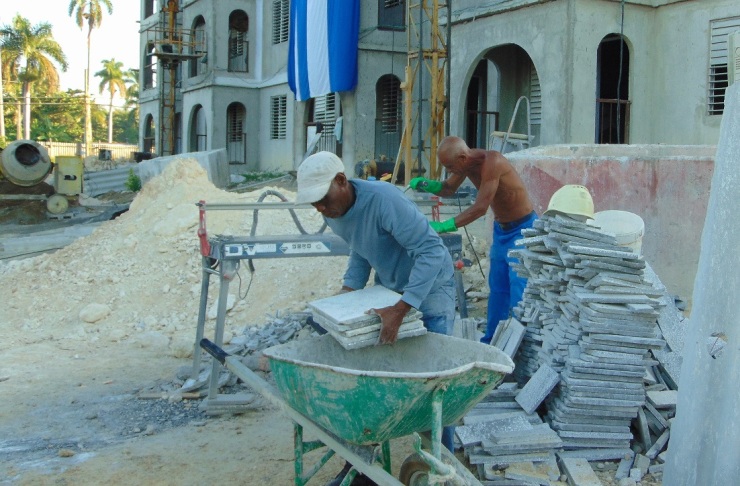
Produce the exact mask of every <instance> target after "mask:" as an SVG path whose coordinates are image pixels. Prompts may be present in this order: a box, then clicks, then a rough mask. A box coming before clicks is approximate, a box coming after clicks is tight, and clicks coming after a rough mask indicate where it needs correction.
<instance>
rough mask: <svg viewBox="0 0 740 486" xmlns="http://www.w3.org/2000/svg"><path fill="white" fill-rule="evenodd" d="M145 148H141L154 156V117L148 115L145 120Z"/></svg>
mask: <svg viewBox="0 0 740 486" xmlns="http://www.w3.org/2000/svg"><path fill="white" fill-rule="evenodd" d="M143 142H144V143H143V146H142V147H141V148H142V150H143V151H144V152H147V153H150V154H153V153H154V151H155V150H156V146H155V131H154V117H153V116H152V115H147V116H146V118H145V119H144V140H143Z"/></svg>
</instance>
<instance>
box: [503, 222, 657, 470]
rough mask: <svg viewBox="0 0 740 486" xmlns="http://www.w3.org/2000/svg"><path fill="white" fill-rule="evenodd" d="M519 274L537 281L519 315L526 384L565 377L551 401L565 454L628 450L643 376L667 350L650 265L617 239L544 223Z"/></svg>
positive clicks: (531, 238) (520, 254)
mask: <svg viewBox="0 0 740 486" xmlns="http://www.w3.org/2000/svg"><path fill="white" fill-rule="evenodd" d="M523 236H524V238H523V239H522V240H520V242H521V244H522V245H523V246H524V249H522V250H513V251H512V252H511V253H510V254H511V255H512V256H515V257H517V258H518V259H519V261H520V263H519V264H518V266H517V271H518V272H519V273H520V274H522V275H524V276H526V277H527V278H528V279H529V281H528V284H527V289H526V292H525V295H524V298H523V300H522V302H521V303H520V306H519V307H518V308H517V309H515V315H516V317H517V318H518V319H519V320H520V321H521V322H522V323H524V324H525V325H526V327H527V329H526V331H527V332H526V334H525V336H524V339H523V341H522V345H521V347H520V350H519V352H518V354H517V356H516V358H515V362H516V365H517V368H518V369H519V373H518V374H515V378H516V379H517V380H518V381H519V382H520V383H525V382H527V381H529V379H530V378H531V377H532V376H533V375H534V372H536V371H537V370H538V369H539V368H540V367H541V366H543V365H547V366H549V367H551V368H552V370H554V371H555V372H557V373H559V374H560V383H559V386H557V387H555V388H554V390H553V392H552V394H551V395H550V396H549V397H548V399H547V400H546V402H545V404H546V407H547V419H548V422H549V423H550V425H551V426H552V428H553V429H555V430H557V432H558V434H559V436H560V438H561V439H562V441H563V447H564V448H565V449H566V450H574V449H590V450H595V451H596V452H594V453H593V454H592V456H591V457H589V458H588V459H591V460H596V459H612V458H613V459H617V458H621V457H623V456H624V455H625V454H628V453H629V452H630V441H631V439H632V434H631V432H630V423H631V421H632V419H633V418H634V417H636V416H637V413H638V410H639V409H640V408H641V407H642V406H643V404H644V403H645V388H644V383H643V377H644V376H645V373H646V369H647V368H648V367H651V366H653V365H656V364H657V362H655V361H654V360H652V359H651V358H650V350H654V349H661V348H663V346H664V345H665V342H664V341H663V340H662V339H661V338H660V337H659V336H660V334H659V332H658V330H657V325H656V318H657V316H658V315H659V312H658V309H659V308H660V306H661V305H662V304H661V302H660V300H658V299H656V297H658V296H659V295H661V293H660V292H659V291H657V290H656V289H655V288H654V287H653V286H652V285H651V284H650V283H649V282H646V281H645V280H644V278H643V270H644V268H645V262H644V260H643V259H642V258H641V257H640V256H639V255H637V254H635V253H633V252H632V251H631V250H630V249H627V248H624V247H621V246H618V245H617V244H616V242H615V240H614V238H613V237H612V236H611V235H607V234H603V233H601V232H600V231H598V229H597V228H594V227H592V226H589V225H587V224H586V223H582V222H580V221H576V220H572V219H569V218H565V217H561V216H555V217H547V216H545V217H543V218H542V219H540V220H538V221H536V222H535V225H534V227H533V228H531V229H529V230H526V233H524V234H523Z"/></svg>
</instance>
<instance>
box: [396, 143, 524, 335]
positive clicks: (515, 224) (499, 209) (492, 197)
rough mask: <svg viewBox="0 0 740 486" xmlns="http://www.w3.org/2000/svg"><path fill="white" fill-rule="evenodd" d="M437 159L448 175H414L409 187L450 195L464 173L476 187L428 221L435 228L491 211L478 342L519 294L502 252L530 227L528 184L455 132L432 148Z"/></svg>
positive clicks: (520, 286) (452, 227) (519, 282)
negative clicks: (469, 200) (467, 202)
mask: <svg viewBox="0 0 740 486" xmlns="http://www.w3.org/2000/svg"><path fill="white" fill-rule="evenodd" d="M437 156H438V158H439V162H440V163H441V164H442V165H443V166H444V167H445V168H446V169H447V172H448V174H449V176H448V177H447V179H446V180H444V181H434V180H429V179H426V178H424V177H417V178H415V179H412V180H411V181H410V184H409V185H410V186H411V187H412V188H413V189H416V190H423V191H426V192H430V193H432V194H436V195H438V196H442V197H450V196H452V195H454V194H455V191H457V189H458V188H459V187H460V185H461V184H462V183H463V181H464V180H465V178H468V179H470V182H472V183H473V185H474V186H475V187H476V188H477V189H478V197H476V199H475V202H474V203H473V205H472V206H470V207H469V208H468V209H466V210H465V211H463V212H461V213H460V214H458V215H457V216H455V217H454V218H450V219H448V220H446V221H441V222H437V221H431V222H430V224H431V226H432V228H434V230H435V231H437V232H438V233H447V232H451V231H456V230H457V229H458V228H460V227H462V226H465V225H466V224H469V223H471V222H473V221H475V220H476V219H478V218H480V217H481V216H483V215H485V214H486V211H487V210H488V208H489V207H490V208H491V210H492V211H493V217H494V223H493V244H492V245H491V252H490V257H489V259H490V261H491V269H490V272H489V274H488V286H489V289H490V295H489V297H488V319H487V320H488V323H487V326H486V334H485V336H483V338H481V342H483V343H490V342H491V338H492V337H493V333H494V331H495V330H496V326H497V325H498V322H499V321H500V320H503V319H506V318H507V317H508V316H509V314H510V312H511V309H512V308H514V307H515V306H516V305H517V304H518V303H519V301H520V300H521V298H522V293H523V292H524V287H525V285H526V284H527V280H526V279H524V278H522V277H520V276H518V275H517V274H516V272H515V271H514V270H513V269H512V268H511V265H510V263H511V262H513V261H515V259H514V258H509V257H508V255H507V253H508V251H509V250H510V249H512V248H515V245H514V242H515V241H516V240H518V239H520V238H521V231H522V229H524V228H530V227H531V226H532V223H533V222H534V221H535V220H536V219H537V213H535V212H534V210H533V207H532V202H531V201H530V200H529V195H528V193H527V189H526V188H525V187H524V183H523V182H522V180H521V178H520V177H519V174H517V172H516V170H515V169H514V167H513V166H512V165H511V164H510V163H509V161H508V160H506V157H504V156H503V155H501V153H500V152H496V151H494V150H483V149H471V148H470V147H468V146H467V144H466V143H465V141H464V140H462V139H461V138H459V137H446V138H444V139H443V140H442V142H441V143H440V144H439V148H438V149H437Z"/></svg>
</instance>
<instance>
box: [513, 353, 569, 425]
mask: <svg viewBox="0 0 740 486" xmlns="http://www.w3.org/2000/svg"><path fill="white" fill-rule="evenodd" d="M559 381H560V375H559V374H558V373H557V372H556V371H555V370H553V369H552V368H551V367H550V366H548V365H546V364H543V365H542V366H540V368H539V369H538V370H537V371H536V372H535V374H534V375H533V376H532V378H531V379H530V380H529V381H528V382H527V384H526V385H524V387H523V388H522V389H521V391H520V392H519V393H518V394H517V396H516V398H515V400H516V401H517V403H518V404H519V405H521V406H522V408H523V409H524V411H525V412H527V413H532V412H534V411H535V410H536V409H537V407H538V406H539V405H540V404H541V403H542V401H543V400H544V399H545V398H546V397H547V396H548V395H549V394H550V392H551V391H552V389H553V388H555V386H556V385H557V384H558V382H559Z"/></svg>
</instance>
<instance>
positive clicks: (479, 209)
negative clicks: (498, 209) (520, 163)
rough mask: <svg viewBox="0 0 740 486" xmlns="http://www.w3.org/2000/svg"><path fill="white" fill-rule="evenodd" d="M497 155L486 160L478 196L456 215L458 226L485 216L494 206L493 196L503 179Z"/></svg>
mask: <svg viewBox="0 0 740 486" xmlns="http://www.w3.org/2000/svg"><path fill="white" fill-rule="evenodd" d="M496 157H498V155H494V156H493V160H486V163H484V164H483V165H482V166H481V169H480V171H481V173H480V187H478V196H477V197H476V198H475V201H474V202H473V204H472V205H471V206H470V207H469V208H468V209H466V210H465V211H463V212H461V213H460V214H458V215H457V216H455V218H454V219H455V226H457V227H458V228H460V227H462V226H465V225H466V224H470V223H472V222H473V221H475V220H476V219H478V218H480V217H482V216H485V214H486V211H488V208H490V207H492V205H493V198H494V197H495V196H496V191H498V185H499V181H500V180H501V171H500V167H501V165H500V164H498V163H497V161H496V159H495V158H496Z"/></svg>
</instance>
